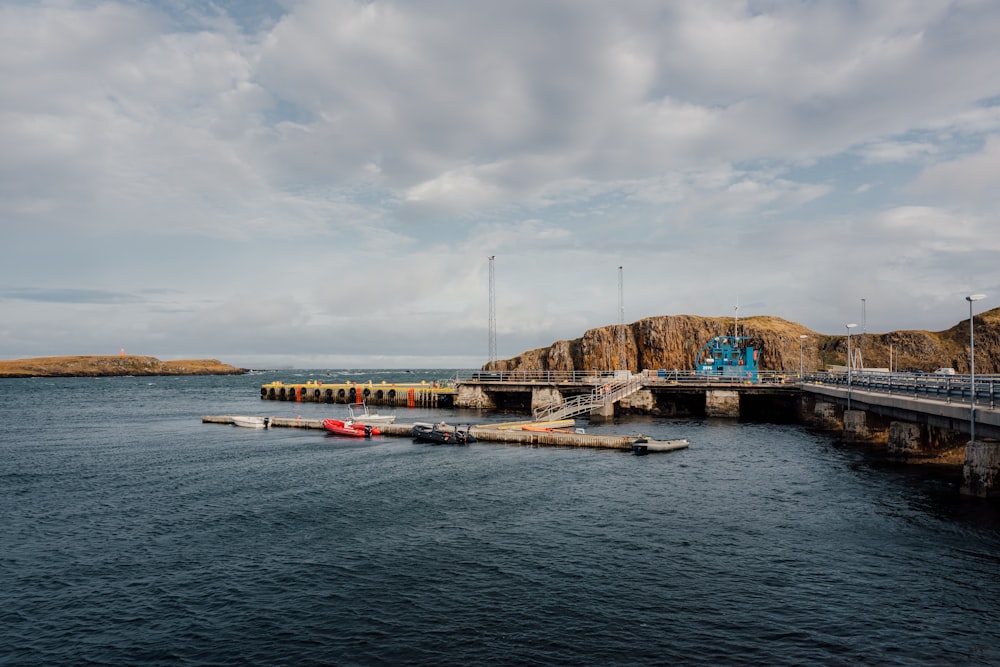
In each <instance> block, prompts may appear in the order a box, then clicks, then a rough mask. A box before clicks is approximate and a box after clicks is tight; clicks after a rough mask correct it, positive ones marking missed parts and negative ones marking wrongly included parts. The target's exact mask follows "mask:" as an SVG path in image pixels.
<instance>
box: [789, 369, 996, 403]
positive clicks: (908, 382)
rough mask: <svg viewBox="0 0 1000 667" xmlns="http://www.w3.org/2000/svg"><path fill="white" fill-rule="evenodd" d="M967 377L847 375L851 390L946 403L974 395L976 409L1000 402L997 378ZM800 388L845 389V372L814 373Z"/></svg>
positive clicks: (989, 376)
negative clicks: (831, 387) (803, 386)
mask: <svg viewBox="0 0 1000 667" xmlns="http://www.w3.org/2000/svg"><path fill="white" fill-rule="evenodd" d="M970 380H971V378H970V376H968V375H934V374H928V373H863V372H862V373H859V374H857V375H855V374H854V373H852V374H851V381H850V385H851V388H852V389H857V390H861V391H869V392H875V393H881V394H890V395H897V396H913V397H915V398H916V397H922V398H933V399H939V400H944V401H946V402H948V403H951V402H958V403H971V402H972V396H973V394H975V398H976V405H977V406H979V407H983V408H986V407H989V408H995V407H997V403H998V402H1000V401H998V399H1000V375H979V374H978V373H977V374H976V381H975V385H972V384H971V382H970ZM802 384H803V385H808V384H816V385H834V386H841V385H842V386H845V387H846V386H847V384H848V382H847V375H846V374H845V373H814V374H810V375H808V376H806V377H805V378H803V382H802Z"/></svg>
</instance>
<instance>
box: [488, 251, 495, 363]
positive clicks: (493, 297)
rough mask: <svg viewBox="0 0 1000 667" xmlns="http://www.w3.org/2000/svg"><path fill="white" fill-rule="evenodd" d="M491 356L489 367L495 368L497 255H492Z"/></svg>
mask: <svg viewBox="0 0 1000 667" xmlns="http://www.w3.org/2000/svg"><path fill="white" fill-rule="evenodd" d="M489 259H490V324H489V328H490V358H489V368H490V370H492V369H493V366H494V364H496V361H497V291H496V274H495V273H494V270H493V260H495V259H496V255H490V258H489Z"/></svg>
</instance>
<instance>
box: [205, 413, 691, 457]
mask: <svg viewBox="0 0 1000 667" xmlns="http://www.w3.org/2000/svg"><path fill="white" fill-rule="evenodd" d="M269 419H270V424H271V428H305V429H316V430H320V431H322V430H324V429H323V420H322V419H301V418H297V417H270V418H269ZM201 421H202V423H205V424H232V423H233V418H232V417H231V416H225V415H222V416H205V417H202V418H201ZM378 429H379V430H380V431H381V432H382V435H389V436H395V437H404V438H406V437H410V436H411V435H412V434H413V424H380V425H379V426H378ZM470 432H471V433H472V435H473V436H475V438H476V439H477V440H481V441H483V442H498V443H505V444H513V445H532V446H539V445H543V446H548V447H583V448H592V449H619V450H624V451H631V450H632V449H633V445H635V444H636V443H637V442H639V443H641V444H642V445H644V446H645V448H646V451H649V452H670V451H675V450H678V449H686V448H687V447H688V441H687V440H684V439H678V440H650V439H648V438H645V437H643V436H636V435H604V434H591V433H575V432H572V433H567V432H562V431H519V430H514V429H510V428H490V427H488V426H473V427H472V428H471V429H470ZM376 437H377V436H376Z"/></svg>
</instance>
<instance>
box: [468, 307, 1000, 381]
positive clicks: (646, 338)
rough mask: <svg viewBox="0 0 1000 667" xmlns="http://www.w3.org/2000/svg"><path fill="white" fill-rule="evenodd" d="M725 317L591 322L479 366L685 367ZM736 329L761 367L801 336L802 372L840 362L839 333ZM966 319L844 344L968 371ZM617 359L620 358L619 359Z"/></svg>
mask: <svg viewBox="0 0 1000 667" xmlns="http://www.w3.org/2000/svg"><path fill="white" fill-rule="evenodd" d="M975 323H976V371H977V372H978V373H997V372H1000V363H998V362H1000V308H997V309H994V310H991V311H988V312H985V313H982V314H981V315H977V316H976V318H975ZM733 325H734V320H733V318H725V317H698V316H694V315H662V316H658V317H648V318H645V319H642V320H639V321H637V322H633V323H631V324H627V325H625V326H624V328H622V327H621V326H620V325H611V326H606V327H597V328H595V329H590V330H588V331H586V332H584V334H583V336H582V337H581V338H576V339H574V340H560V341H556V342H555V343H553V344H552V345H550V346H549V347H544V348H538V349H536V350H529V351H527V352H524V353H522V354H520V355H518V356H516V357H513V358H511V359H504V360H498V361H497V362H496V363H495V364H494V365H492V366H491V365H489V364H487V365H485V366H484V367H483V369H484V370H501V371H513V370H552V371H587V370H606V369H612V368H628V369H630V370H632V371H634V372H638V371H641V370H644V369H657V368H667V369H674V368H678V369H682V370H688V369H693V368H694V364H695V360H696V357H697V355H698V351H699V350H700V349H701V348H702V346H703V345H704V344H705V343H707V342H708V341H709V340H710V339H711V338H712V337H714V336H721V335H726V334H732V333H733ZM739 333H740V335H744V336H754V337H756V338H757V339H758V340H759V341H760V348H759V349H760V368H761V369H762V370H788V371H796V370H798V368H799V342H800V338H799V336H801V335H806V336H807V338H805V339H801V341H802V357H803V365H804V367H805V369H806V370H807V371H812V370H817V369H820V370H821V369H824V368H826V367H827V366H828V365H832V364H839V365H844V364H846V363H847V337H846V335H841V336H829V335H826V334H820V333H817V332H815V331H811V330H810V329H807V328H806V327H803V326H802V325H800V324H796V323H795V322H789V321H787V320H783V319H781V318H779V317H770V316H764V315H762V316H756V317H748V318H745V319H741V320H740V321H739ZM968 343H969V322H968V321H967V320H966V321H964V322H960V323H958V324H956V325H955V326H954V327H952V328H950V329H948V330H946V331H939V332H931V331H892V332H889V333H882V334H871V333H868V334H854V335H852V337H851V345H852V348H853V347H855V346H856V347H857V349H859V350H860V351H861V357H862V361H863V363H864V366H865V367H866V368H887V367H888V366H889V358H890V352H891V355H892V367H893V369H894V370H897V369H898V370H919V371H933V370H934V369H936V368H941V367H952V368H954V369H955V370H956V371H957V372H959V373H968V371H969V344H968ZM619 360H620V361H619Z"/></svg>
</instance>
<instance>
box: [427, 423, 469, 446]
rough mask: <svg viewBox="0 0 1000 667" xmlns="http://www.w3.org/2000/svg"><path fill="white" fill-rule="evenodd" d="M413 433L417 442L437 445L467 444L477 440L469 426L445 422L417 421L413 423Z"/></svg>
mask: <svg viewBox="0 0 1000 667" xmlns="http://www.w3.org/2000/svg"><path fill="white" fill-rule="evenodd" d="M412 434H413V439H414V440H416V441H417V442H432V443H434V444H437V445H467V444H469V443H470V442H475V441H476V437H475V436H474V435H472V431H471V430H469V427H465V428H462V427H459V426H449V425H448V424H445V423H444V422H441V423H440V424H428V423H426V422H417V423H416V424H414V425H413V431H412Z"/></svg>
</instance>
